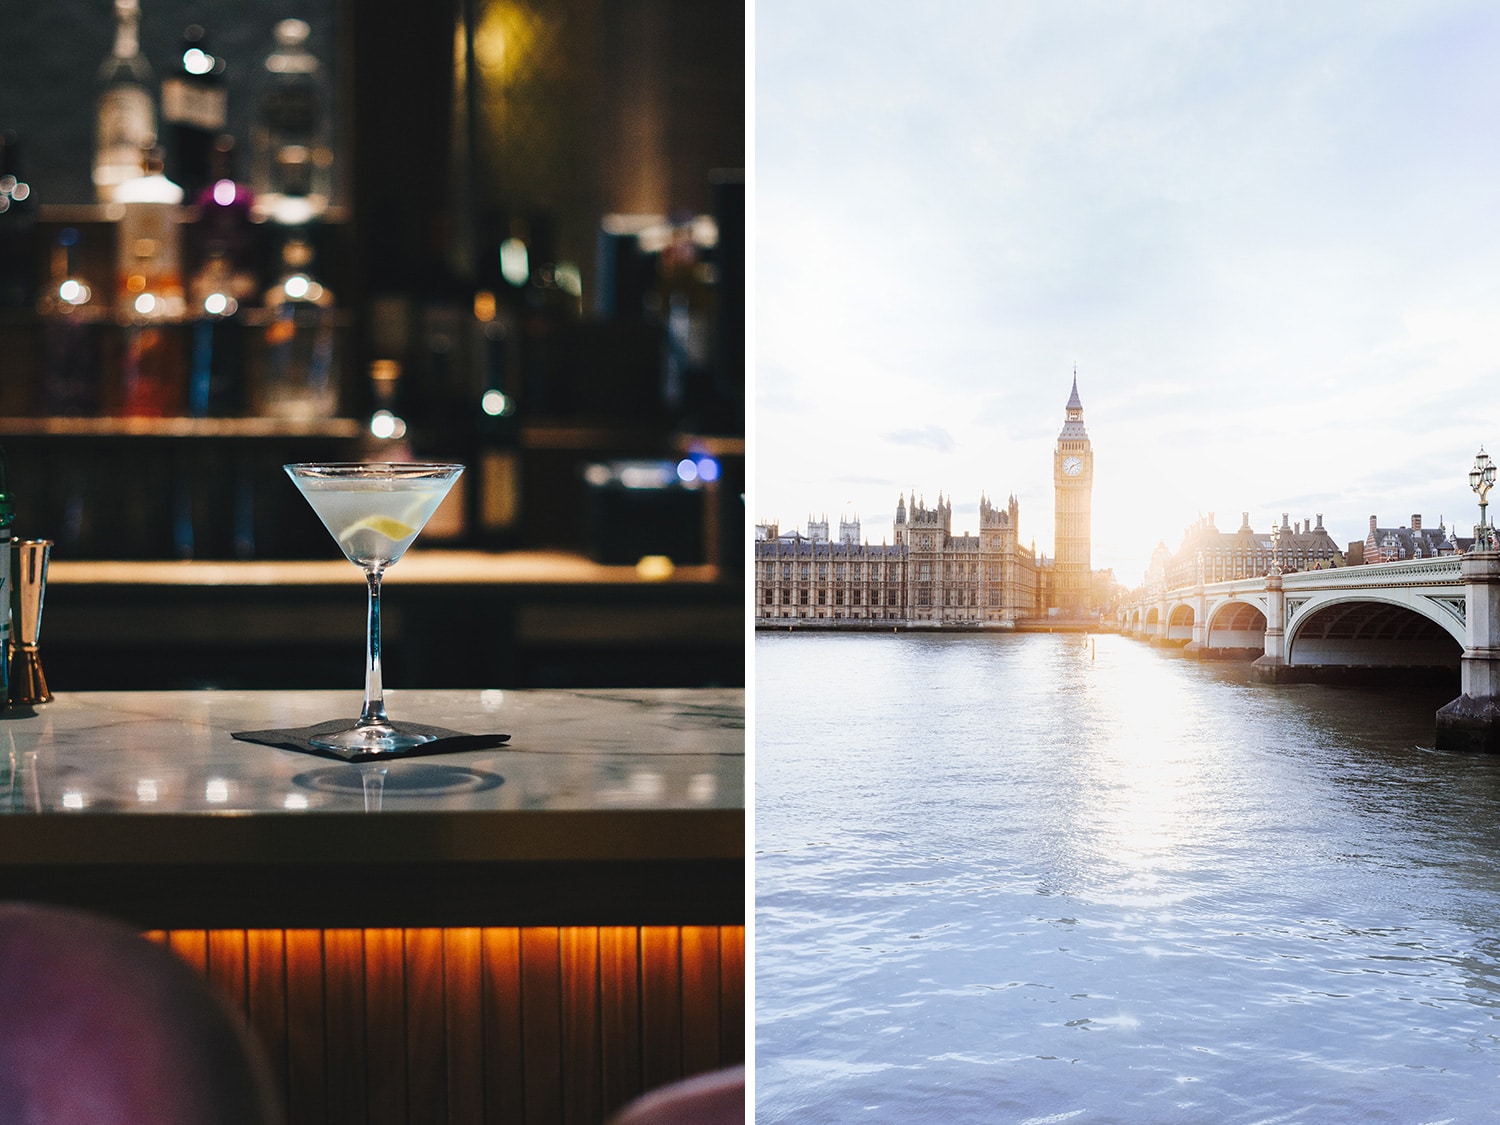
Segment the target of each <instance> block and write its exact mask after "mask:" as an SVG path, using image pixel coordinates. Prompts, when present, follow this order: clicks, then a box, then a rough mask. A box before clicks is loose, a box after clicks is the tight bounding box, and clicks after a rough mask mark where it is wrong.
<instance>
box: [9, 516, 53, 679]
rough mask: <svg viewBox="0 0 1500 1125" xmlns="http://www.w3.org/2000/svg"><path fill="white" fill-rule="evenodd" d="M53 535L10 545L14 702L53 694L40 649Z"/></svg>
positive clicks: (11, 676) (11, 668)
mask: <svg viewBox="0 0 1500 1125" xmlns="http://www.w3.org/2000/svg"><path fill="white" fill-rule="evenodd" d="M51 551H52V540H50V539H22V540H20V541H19V542H17V543H14V544H12V546H11V582H12V585H13V587H14V589H13V592H12V595H11V618H12V621H11V624H12V636H11V649H12V652H11V657H10V701H11V703H12V704H26V703H46V702H47V701H48V700H49V699H51V698H52V693H51V692H50V691H49V690H47V677H46V676H45V675H44V674H43V672H42V659H41V656H40V654H39V653H38V651H37V648H38V645H39V643H40V640H41V632H42V600H43V597H44V596H45V594H46V592H47V558H48V556H49V555H50V554H51Z"/></svg>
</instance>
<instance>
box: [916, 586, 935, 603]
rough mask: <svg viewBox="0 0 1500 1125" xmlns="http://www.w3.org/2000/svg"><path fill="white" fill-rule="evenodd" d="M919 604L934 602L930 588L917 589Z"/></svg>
mask: <svg viewBox="0 0 1500 1125" xmlns="http://www.w3.org/2000/svg"><path fill="white" fill-rule="evenodd" d="M917 604H918V605H931V604H932V592H931V591H930V590H918V591H917Z"/></svg>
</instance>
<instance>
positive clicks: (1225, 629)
mask: <svg viewBox="0 0 1500 1125" xmlns="http://www.w3.org/2000/svg"><path fill="white" fill-rule="evenodd" d="M1203 643H1204V647H1205V648H1208V649H1246V650H1254V651H1255V652H1257V653H1259V652H1264V651H1265V647H1266V615H1265V613H1263V612H1262V611H1261V608H1260V607H1259V606H1257V605H1252V604H1251V603H1250V602H1242V601H1238V600H1233V599H1231V600H1229V601H1225V602H1221V603H1219V604H1218V605H1217V606H1215V607H1214V608H1213V609H1212V610H1210V611H1209V614H1208V621H1207V629H1206V630H1205V634H1204V642H1203Z"/></svg>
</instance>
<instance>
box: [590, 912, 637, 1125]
mask: <svg viewBox="0 0 1500 1125" xmlns="http://www.w3.org/2000/svg"><path fill="white" fill-rule="evenodd" d="M640 949H641V941H640V931H639V930H638V929H636V928H635V927H634V926H601V927H600V928H599V1029H600V1035H599V1039H600V1053H601V1055H602V1059H601V1064H600V1065H601V1072H602V1078H601V1094H602V1098H603V1105H604V1111H605V1112H606V1113H612V1112H614V1111H615V1110H617V1109H619V1108H620V1107H621V1106H623V1105H624V1104H625V1103H626V1102H628V1101H629V1100H630V1099H631V1098H634V1097H636V1096H637V1095H638V1094H640V1093H641V1090H642V1089H643V1087H642V1086H641V980H640Z"/></svg>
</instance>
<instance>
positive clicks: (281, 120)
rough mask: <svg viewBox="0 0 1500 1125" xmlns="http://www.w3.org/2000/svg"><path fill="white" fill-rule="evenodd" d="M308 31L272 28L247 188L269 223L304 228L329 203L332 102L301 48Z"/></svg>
mask: <svg viewBox="0 0 1500 1125" xmlns="http://www.w3.org/2000/svg"><path fill="white" fill-rule="evenodd" d="M310 31H311V29H310V28H309V27H308V25H307V24H306V23H305V22H304V21H302V20H296V19H288V20H282V21H281V22H280V23H278V24H277V25H276V28H275V37H276V46H275V49H274V50H272V51H271V53H270V54H269V55H267V56H266V59H265V62H264V65H263V66H262V68H261V72H260V75H259V79H260V87H261V92H260V97H259V100H258V103H257V106H256V115H255V124H254V127H253V129H252V132H251V166H250V185H251V187H252V188H253V189H254V191H255V199H256V206H257V208H258V209H259V211H260V212H261V214H262V215H263V216H264V217H265V218H268V219H270V220H271V221H272V222H278V223H288V224H294V225H295V224H300V223H306V222H307V221H308V220H310V219H314V218H316V217H318V216H319V215H321V214H322V213H323V212H324V211H325V210H326V209H327V207H328V205H329V203H330V202H331V201H332V198H333V148H332V142H331V134H330V119H331V115H332V102H331V98H330V92H329V86H328V79H327V75H326V74H325V73H324V71H323V67H322V65H321V64H320V62H319V60H318V58H317V56H316V55H314V54H313V53H312V51H311V50H309V49H308V46H307V39H308V36H309V34H310Z"/></svg>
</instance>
